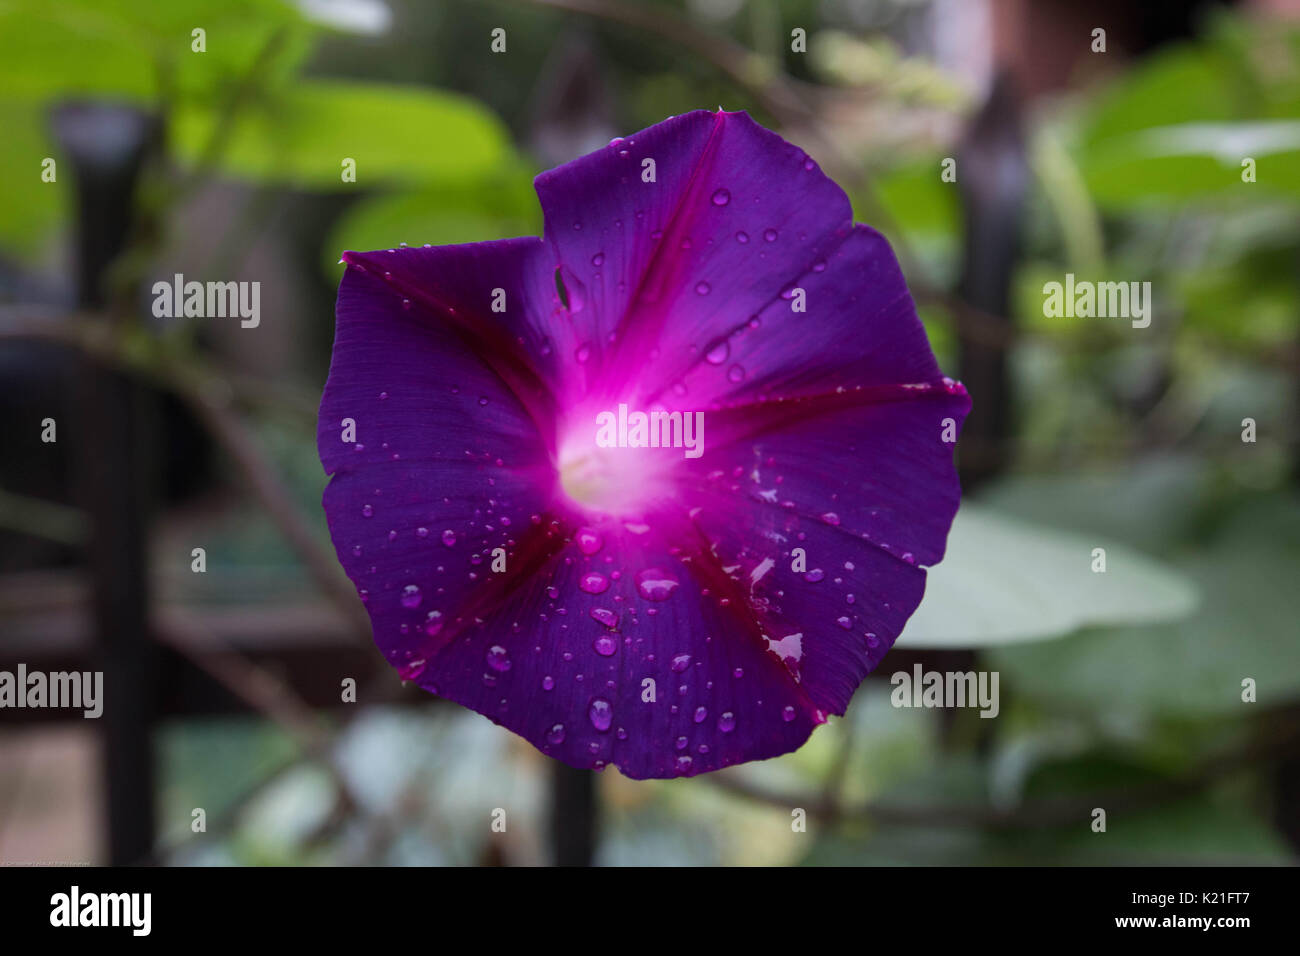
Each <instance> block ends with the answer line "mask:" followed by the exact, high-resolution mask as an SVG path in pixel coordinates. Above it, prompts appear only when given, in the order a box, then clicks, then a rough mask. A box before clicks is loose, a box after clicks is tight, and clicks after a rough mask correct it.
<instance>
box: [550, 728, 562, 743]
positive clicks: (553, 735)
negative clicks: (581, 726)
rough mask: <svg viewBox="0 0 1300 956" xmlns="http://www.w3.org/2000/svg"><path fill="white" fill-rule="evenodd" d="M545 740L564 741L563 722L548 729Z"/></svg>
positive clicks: (552, 741)
mask: <svg viewBox="0 0 1300 956" xmlns="http://www.w3.org/2000/svg"><path fill="white" fill-rule="evenodd" d="M546 742H547V743H548V744H562V743H564V724H556V725H555V726H554V727H552V728H551V729H550V730H549V731H547V734H546Z"/></svg>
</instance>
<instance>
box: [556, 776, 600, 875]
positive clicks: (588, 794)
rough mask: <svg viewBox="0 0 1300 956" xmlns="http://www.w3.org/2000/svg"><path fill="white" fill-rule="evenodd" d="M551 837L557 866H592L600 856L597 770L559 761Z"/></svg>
mask: <svg viewBox="0 0 1300 956" xmlns="http://www.w3.org/2000/svg"><path fill="white" fill-rule="evenodd" d="M551 796H552V800H553V801H554V802H553V804H552V806H551V837H552V840H553V843H554V846H555V864H556V866H591V864H592V862H593V861H594V860H595V858H596V813H597V800H596V773H595V771H593V770H575V769H574V768H573V767H570V766H567V765H565V764H562V763H560V762H559V761H556V763H555V769H554V777H553V778H552V785H551Z"/></svg>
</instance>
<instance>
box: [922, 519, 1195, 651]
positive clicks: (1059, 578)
mask: <svg viewBox="0 0 1300 956" xmlns="http://www.w3.org/2000/svg"><path fill="white" fill-rule="evenodd" d="M1099 547H1104V548H1105V549H1106V571H1105V573H1096V572H1094V571H1093V570H1092V563H1093V549H1094V548H1099ZM1195 604H1196V596H1195V592H1194V590H1193V589H1192V588H1191V586H1190V585H1189V584H1188V583H1187V581H1186V580H1185V579H1184V578H1182V577H1181V576H1180V575H1178V574H1176V573H1174V572H1172V571H1169V570H1167V569H1165V568H1164V567H1162V566H1161V565H1160V564H1158V563H1156V562H1155V561H1153V560H1151V559H1150V558H1145V557H1142V556H1141V555H1139V554H1138V553H1137V552H1135V551H1132V550H1130V549H1129V548H1127V547H1124V546H1123V545H1119V544H1116V543H1114V542H1113V541H1106V540H1103V539H1101V538H1098V537H1093V536H1087V537H1084V536H1082V535H1075V534H1070V533H1068V532H1062V531H1055V530H1051V529H1047V528H1043V527H1038V526H1034V525H1029V524H1024V523H1022V522H1019V521H1017V520H1015V519H1013V518H1009V517H1006V516H1004V515H999V514H997V513H995V512H992V511H986V510H984V509H982V508H980V507H978V506H972V505H969V504H968V505H965V506H963V507H962V509H961V511H960V512H959V513H958V514H957V518H956V520H955V521H954V522H953V526H952V532H951V533H950V534H949V536H948V551H947V554H946V555H945V556H944V559H943V561H942V562H941V563H940V564H938V565H937V566H936V567H934V568H931V569H930V571H929V579H928V581H927V583H926V588H925V598H924V600H922V602H921V606H920V607H919V608H918V609H917V611H916V613H915V614H913V615H912V619H911V620H910V621H908V623H907V627H906V628H905V629H904V631H903V635H902V637H901V638H900V639H899V641H900V646H902V647H908V648H937V647H943V648H951V647H983V646H990V645H998V644H1008V643H1016V642H1020V641H1033V640H1041V639H1044V638H1049V637H1059V636H1061V635H1064V634H1069V633H1072V632H1074V631H1077V630H1079V629H1080V628H1083V627H1087V626H1089V625H1099V624H1131V623H1138V622H1152V621H1166V620H1170V619H1176V618H1180V617H1183V616H1184V615H1186V614H1188V613H1190V612H1191V611H1192V609H1193V608H1194V607H1195Z"/></svg>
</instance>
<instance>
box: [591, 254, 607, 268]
mask: <svg viewBox="0 0 1300 956" xmlns="http://www.w3.org/2000/svg"><path fill="white" fill-rule="evenodd" d="M591 264H592V265H593V266H595V267H596V268H598V269H599V268H600V267H601V266H603V265H604V264H605V253H603V252H598V253H596V254H595V255H594V256H592V257H591Z"/></svg>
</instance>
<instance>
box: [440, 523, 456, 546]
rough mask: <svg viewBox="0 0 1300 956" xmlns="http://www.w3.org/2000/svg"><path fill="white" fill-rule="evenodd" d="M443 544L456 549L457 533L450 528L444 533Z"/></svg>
mask: <svg viewBox="0 0 1300 956" xmlns="http://www.w3.org/2000/svg"><path fill="white" fill-rule="evenodd" d="M442 543H443V544H445V545H446V546H447V547H449V548H451V547H455V545H456V532H455V531H452V530H451V529H450V528H448V529H447V530H446V531H444V532H443V533H442Z"/></svg>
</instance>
